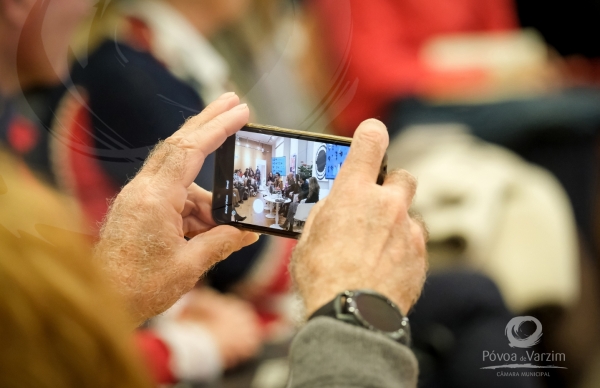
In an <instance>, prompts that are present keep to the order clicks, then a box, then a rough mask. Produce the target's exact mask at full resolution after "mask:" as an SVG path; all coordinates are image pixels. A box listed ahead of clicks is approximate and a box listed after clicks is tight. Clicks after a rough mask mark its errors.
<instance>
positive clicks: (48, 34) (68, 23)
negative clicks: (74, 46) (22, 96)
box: [17, 0, 92, 88]
mask: <svg viewBox="0 0 600 388" xmlns="http://www.w3.org/2000/svg"><path fill="white" fill-rule="evenodd" d="M24 2H26V3H28V4H29V5H30V6H31V10H30V12H29V13H28V15H27V18H26V19H25V21H24V24H23V29H22V33H21V36H20V38H19V42H18V49H17V69H18V75H19V81H20V83H21V87H22V88H29V87H31V86H37V85H47V84H52V83H56V82H57V81H59V80H60V79H61V78H63V77H64V76H65V75H66V74H67V73H68V66H69V61H68V47H69V42H70V40H71V38H72V37H73V34H74V32H75V29H76V28H77V26H78V25H79V23H80V22H81V21H82V20H83V18H84V17H85V16H86V15H87V14H88V12H90V11H91V9H92V1H91V0H46V1H43V0H37V1H36V0H24Z"/></svg>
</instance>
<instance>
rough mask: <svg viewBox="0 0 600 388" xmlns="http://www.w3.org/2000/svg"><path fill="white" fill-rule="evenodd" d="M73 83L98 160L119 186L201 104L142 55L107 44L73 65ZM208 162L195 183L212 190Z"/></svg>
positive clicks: (117, 44)
mask: <svg viewBox="0 0 600 388" xmlns="http://www.w3.org/2000/svg"><path fill="white" fill-rule="evenodd" d="M72 78H73V83H74V84H75V85H79V86H83V88H84V89H85V91H86V92H87V94H88V101H89V109H90V117H91V120H92V128H93V129H94V141H95V148H96V153H97V155H98V158H99V159H100V161H101V163H102V165H103V168H104V170H105V171H106V172H107V173H108V175H109V176H110V177H111V178H112V179H113V180H114V181H115V183H116V184H117V185H118V186H122V185H124V184H125V183H127V181H128V180H129V179H130V178H132V177H133V176H134V175H135V173H136V172H137V170H139V168H140V167H141V166H142V164H143V161H144V160H145V159H146V157H147V156H148V153H149V151H150V150H151V149H152V147H153V146H154V145H155V144H156V143H158V142H159V141H161V140H164V139H166V138H167V137H169V136H170V135H171V134H172V133H173V132H175V131H176V130H177V129H179V127H181V125H182V124H183V123H184V122H185V120H186V119H187V118H188V117H190V116H193V115H195V114H197V113H199V112H200V111H201V110H202V109H203V108H204V103H203V101H202V100H201V99H200V97H199V95H198V94H197V92H196V91H195V90H194V89H193V88H191V87H190V86H188V85H186V84H185V83H183V82H182V81H180V80H179V79H177V78H175V77H174V76H173V75H172V74H171V73H170V72H169V71H168V69H166V68H165V67H164V66H163V65H162V64H161V63H160V62H158V61H157V60H156V59H155V58H154V57H153V56H152V55H151V54H149V53H147V52H141V51H137V50H135V49H133V48H131V47H129V46H127V45H124V44H121V43H117V42H114V41H106V42H104V43H103V44H102V45H100V46H99V47H98V49H97V50H95V51H94V53H93V54H92V55H90V57H89V58H88V61H87V65H86V66H85V67H84V66H82V65H80V64H76V65H75V66H74V68H73V71H72ZM213 167H214V164H213V162H212V159H211V160H209V161H208V163H206V164H205V166H204V167H203V169H202V171H201V173H200V176H199V179H198V180H197V183H199V184H200V185H201V186H204V187H205V188H207V189H209V190H210V189H212V172H213V171H212V170H213Z"/></svg>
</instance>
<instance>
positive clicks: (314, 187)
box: [281, 176, 321, 231]
mask: <svg viewBox="0 0 600 388" xmlns="http://www.w3.org/2000/svg"><path fill="white" fill-rule="evenodd" d="M320 189H321V187H320V186H319V182H318V181H317V178H315V177H314V176H312V177H310V178H309V179H308V195H307V197H306V201H304V200H303V201H304V203H317V202H319V191H320ZM298 205H299V203H298V202H293V203H290V207H289V209H288V212H287V216H286V217H285V222H284V223H283V225H282V226H281V227H282V228H283V229H287V230H289V231H292V230H293V226H294V216H295V215H296V210H298Z"/></svg>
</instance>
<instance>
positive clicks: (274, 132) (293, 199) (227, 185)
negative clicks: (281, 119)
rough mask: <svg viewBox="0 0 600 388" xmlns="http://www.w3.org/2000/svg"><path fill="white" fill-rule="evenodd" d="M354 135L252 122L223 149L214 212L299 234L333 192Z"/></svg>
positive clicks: (235, 221) (224, 219) (222, 218)
mask: <svg viewBox="0 0 600 388" xmlns="http://www.w3.org/2000/svg"><path fill="white" fill-rule="evenodd" d="M349 149H350V139H348V138H342V137H337V136H327V135H319V134H313V133H309V132H300V131H292V130H283V129H279V128H275V127H266V126H253V125H248V126H246V127H244V128H243V129H242V130H241V131H239V132H238V133H237V134H236V135H235V136H231V137H230V138H228V139H227V141H226V142H225V143H224V144H223V145H222V146H221V147H220V148H219V149H218V150H217V155H216V166H215V188H214V191H213V218H214V219H215V221H216V222H217V223H218V224H232V225H235V226H238V227H241V228H244V229H249V230H253V231H257V232H260V233H268V234H274V235H278V236H284V237H292V238H298V237H299V236H300V234H301V233H302V230H303V228H304V223H305V221H306V219H307V218H308V215H309V214H310V212H311V210H312V208H313V207H314V206H315V205H316V203H318V202H319V201H322V200H323V199H324V198H326V197H327V195H328V194H329V192H330V190H331V188H332V187H333V185H334V182H335V179H336V177H337V175H338V172H339V171H340V168H341V167H342V165H343V163H344V161H345V160H346V156H347V155H348V151H349Z"/></svg>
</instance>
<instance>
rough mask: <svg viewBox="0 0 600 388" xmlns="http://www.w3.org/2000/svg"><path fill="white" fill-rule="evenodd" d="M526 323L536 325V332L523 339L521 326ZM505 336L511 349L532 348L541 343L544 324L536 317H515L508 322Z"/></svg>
mask: <svg viewBox="0 0 600 388" xmlns="http://www.w3.org/2000/svg"><path fill="white" fill-rule="evenodd" d="M525 322H533V323H535V331H534V332H533V334H531V335H529V336H527V337H525V338H522V333H521V325H522V324H523V323H525ZM504 334H505V335H506V338H508V345H509V346H510V347H511V348H530V347H532V346H533V345H536V344H538V343H539V342H540V338H541V337H542V323H541V322H540V321H539V320H538V319H537V318H535V317H530V316H526V317H515V318H513V319H511V320H510V321H508V324H507V325H506V329H505V330H504Z"/></svg>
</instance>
